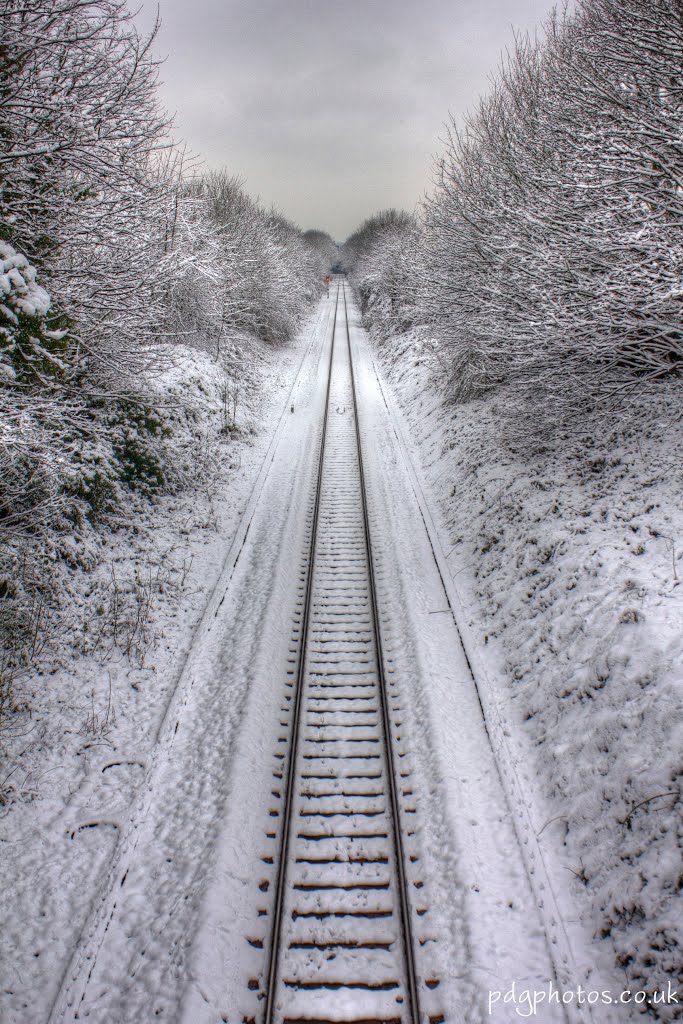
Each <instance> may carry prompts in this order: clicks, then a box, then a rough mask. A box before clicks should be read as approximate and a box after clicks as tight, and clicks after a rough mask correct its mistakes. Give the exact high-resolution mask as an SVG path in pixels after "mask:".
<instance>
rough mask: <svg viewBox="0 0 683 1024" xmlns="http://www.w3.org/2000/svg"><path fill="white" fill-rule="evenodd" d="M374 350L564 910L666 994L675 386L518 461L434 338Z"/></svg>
mask: <svg viewBox="0 0 683 1024" xmlns="http://www.w3.org/2000/svg"><path fill="white" fill-rule="evenodd" d="M383 353H384V357H385V366H386V369H387V371H388V373H389V376H390V378H391V380H392V382H393V386H394V389H395V392H396V394H397V396H398V398H399V401H400V403H401V405H402V406H403V409H404V411H405V413H406V415H407V417H408V420H409V422H410V425H411V429H412V438H413V443H414V448H415V453H416V455H417V457H418V458H419V460H420V462H421V464H422V466H423V469H424V473H425V476H426V478H427V480H428V483H429V485H430V488H431V491H432V494H433V497H434V499H435V501H436V504H437V506H438V510H439V513H440V516H441V521H442V525H443V526H444V528H445V529H446V531H447V533H448V535H449V538H450V542H451V547H450V549H449V554H448V564H449V568H450V570H451V574H452V578H453V580H454V582H455V585H456V587H457V589H458V591H459V592H460V594H461V597H462V599H463V602H464V605H465V608H466V610H467V615H468V618H469V620H470V625H471V628H472V631H473V634H474V636H475V637H476V638H478V639H479V641H480V645H481V649H482V650H483V651H485V652H486V653H485V657H486V664H487V667H488V672H487V675H488V677H489V679H490V680H491V683H492V685H493V686H494V687H495V689H496V692H495V694H493V695H492V696H493V698H494V699H495V701H496V702H497V704H498V706H499V707H500V709H501V711H502V716H503V718H504V720H505V722H506V724H507V727H508V729H509V732H510V737H511V743H512V745H513V747H514V748H515V749H516V751H517V755H518V763H520V764H522V765H525V766H526V770H525V778H524V784H525V785H526V786H527V788H528V792H529V795H530V797H531V800H532V804H535V805H536V806H537V807H539V808H543V807H545V809H544V810H542V811H539V819H538V822H537V831H538V833H539V836H540V838H541V841H542V842H543V844H544V847H545V849H546V850H547V851H549V854H550V859H551V863H552V864H553V871H554V875H555V878H556V880H557V882H558V884H559V885H561V886H562V888H563V889H564V892H565V899H566V902H567V906H568V907H569V908H571V907H574V908H575V909H578V911H579V913H580V916H581V918H582V921H583V924H584V926H585V927H586V928H587V931H588V934H589V935H592V936H593V937H594V955H595V957H596V959H597V960H598V961H599V962H602V963H603V964H604V965H605V967H606V969H608V970H611V971H612V972H613V976H614V977H615V979H616V980H618V979H619V978H623V985H624V989H633V990H647V992H648V993H650V994H651V996H653V995H654V993H656V992H657V993H660V992H662V991H663V992H665V993H666V992H667V990H668V985H669V983H670V984H671V985H673V987H674V988H675V987H676V985H677V984H678V985H679V998H680V978H679V971H680V965H681V946H682V945H683V942H682V936H681V922H682V920H683V915H682V914H681V903H680V883H681V859H680V849H679V846H678V842H679V835H680V827H681V799H680V798H681V770H682V766H681V749H682V744H681V740H682V739H683V729H682V716H681V710H682V703H683V701H682V696H683V695H682V692H681V684H682V682H683V670H682V669H681V664H682V655H683V630H682V629H681V625H682V624H683V586H680V583H681V581H682V580H683V509H682V508H681V503H680V496H681V483H682V479H681V477H682V469H681V463H680V450H681V441H682V440H683V437H682V434H683V427H682V425H681V422H680V395H679V394H678V393H677V391H676V387H677V386H675V385H674V386H672V387H671V388H670V389H669V390H667V389H666V387H661V388H660V389H659V390H658V392H657V394H656V397H653V398H652V399H650V401H649V404H648V405H647V407H645V408H641V411H640V413H639V414H633V415H632V416H631V418H630V420H629V422H628V424H627V423H626V422H625V421H622V423H621V425H620V429H615V430H614V431H613V432H612V433H609V432H604V431H603V430H602V429H601V431H600V432H599V433H595V434H593V433H592V432H591V430H590V426H589V425H586V424H583V425H578V424H577V425H576V427H575V430H574V431H567V432H566V433H565V434H564V435H563V436H561V437H558V438H556V439H555V441H554V443H553V445H552V447H549V448H547V449H546V450H544V451H540V452H537V453H536V454H533V455H529V454H524V455H522V454H519V453H517V454H515V452H514V451H513V449H512V448H511V447H510V446H509V445H507V444H506V442H505V438H504V433H505V431H504V429H503V428H502V424H503V423H504V416H503V412H502V405H503V400H504V396H503V395H501V394H499V395H498V396H496V395H493V396H489V397H486V398H483V399H478V400H476V401H472V402H469V403H466V404H462V405H459V406H454V405H451V404H449V403H448V399H447V396H445V395H443V394H441V395H439V394H438V380H439V369H440V367H439V364H438V361H437V358H436V355H435V354H434V352H433V349H431V348H430V347H429V346H423V345H422V344H420V343H419V342H418V341H416V340H415V339H413V338H409V337H406V338H403V339H396V340H395V341H394V342H393V343H390V344H389V345H387V346H386V347H384V349H383ZM435 389H437V391H435ZM570 912H571V911H570ZM642 998H644V997H642ZM643 1008H645V1006H641V1007H640V1009H643ZM680 1011H681V1008H680V1006H678V1007H677V1005H676V1004H671V1005H669V1006H664V1005H661V1004H659V1005H657V1006H654V1005H650V1007H649V1009H648V1010H647V1011H646V1012H648V1013H650V1014H652V1016H653V1017H654V1018H656V1019H661V1020H670V1019H674V1018H675V1017H676V1014H677V1013H680Z"/></svg>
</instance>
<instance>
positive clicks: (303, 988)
mask: <svg viewBox="0 0 683 1024" xmlns="http://www.w3.org/2000/svg"><path fill="white" fill-rule="evenodd" d="M334 318H335V319H334V328H333V335H332V343H331V354H330V360H329V371H328V374H329V376H328V384H327V398H326V405H325V413H324V421H323V427H322V436H321V442H320V455H319V464H318V474H317V485H316V491H315V498H314V503H313V507H312V512H311V516H310V550H309V552H308V553H307V558H306V561H305V563H304V565H303V567H302V576H301V585H300V600H299V606H298V610H297V614H296V619H295V622H296V625H295V631H294V640H293V646H292V655H291V669H290V673H289V677H288V678H289V680H290V682H289V683H288V689H287V691H286V694H287V695H286V700H285V702H284V707H283V709H282V710H283V721H282V723H281V724H282V727H283V735H281V737H280V743H281V747H280V751H279V752H278V753H277V754H276V768H275V771H274V778H275V782H274V788H273V797H274V799H275V801H276V810H274V811H272V812H271V814H272V815H273V817H276V818H277V819H278V825H279V830H278V831H277V833H275V832H273V833H271V835H272V837H273V839H274V840H275V842H276V844H277V846H278V847H279V851H278V854H277V856H276V857H275V861H274V879H273V889H272V903H271V907H270V911H269V914H268V916H269V918H270V920H269V928H270V935H269V937H268V938H267V939H266V941H265V944H264V945H265V949H266V953H267V963H266V967H265V970H264V975H263V978H262V981H261V985H260V986H259V987H260V988H261V999H260V1007H259V1014H258V1024H261V1022H262V1024H330V1022H333V1021H334V1022H345V1024H380V1022H381V1024H423V1022H424V1024H427V1022H431V1024H437V1022H439V1021H442V1020H443V1017H442V1016H441V1014H440V1013H438V1012H435V1010H434V1009H433V1007H434V1006H435V1003H434V996H435V995H436V994H437V993H436V992H435V991H434V990H435V989H437V988H438V984H439V982H438V979H436V978H433V977H430V976H428V975H427V976H425V975H424V973H421V972H420V970H419V965H418V962H417V960H418V955H417V954H416V949H419V948H420V947H421V946H424V945H428V944H429V941H430V939H429V937H428V931H426V930H425V927H424V923H425V922H424V915H425V914H426V908H425V907H424V906H422V905H421V902H420V890H421V889H422V887H423V883H422V880H421V878H420V868H419V856H418V855H417V854H416V853H415V852H413V851H412V848H411V845H410V844H411V838H410V837H411V836H412V835H413V833H414V824H412V822H414V820H415V814H416V808H415V806H414V803H413V793H412V787H411V783H410V771H409V768H407V767H406V768H403V767H402V764H401V762H402V760H403V758H404V757H405V752H404V750H403V749H402V746H401V735H400V733H401V706H400V699H399V696H398V693H397V690H396V685H395V683H393V682H392V679H391V669H389V668H388V667H387V664H386V661H385V656H384V655H383V652H382V643H381V636H380V619H379V612H378V606H377V593H376V583H375V574H374V570H373V558H372V549H371V538H370V530H369V521H368V507H367V498H366V492H365V480H364V472H363V458H362V452H361V434H360V428H359V420H358V410H357V407H356V385H355V380H354V367H353V355H352V350H351V340H350V334H349V327H348V315H347V303H346V292H345V284H344V282H343V280H342V281H341V282H339V283H338V286H337V296H336V305H335V312H334ZM425 936H426V937H425ZM417 944H419V945H417Z"/></svg>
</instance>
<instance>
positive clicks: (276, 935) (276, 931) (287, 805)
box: [264, 284, 341, 1024]
mask: <svg viewBox="0 0 683 1024" xmlns="http://www.w3.org/2000/svg"><path fill="white" fill-rule="evenodd" d="M340 288H341V286H340V285H339V284H338V285H337V296H336V300H335V304H334V320H333V324H332V342H331V344H330V361H329V365H328V370H327V392H326V395H325V411H324V413H323V429H322V434H321V440H320V456H319V459H318V473H317V477H316V485H315V504H314V507H313V522H312V527H311V543H310V548H309V555H308V568H307V572H306V600H305V604H304V614H303V618H302V623H301V634H300V636H301V639H300V643H299V663H298V666H297V679H296V685H295V689H294V700H293V707H292V741H291V747H290V755H289V762H288V765H287V785H286V788H285V791H284V798H283V804H282V837H281V840H280V857H279V861H278V869H277V878H276V882H275V901H274V905H273V927H272V931H271V940H270V951H269V960H270V963H269V968H268V985H267V989H266V1005H265V1013H264V1022H265V1024H272V1021H273V1010H274V1008H275V1005H274V1004H275V992H276V989H277V977H278V968H279V964H280V932H281V928H282V911H283V904H284V899H285V891H286V889H285V887H286V881H287V862H288V859H289V831H290V830H289V819H290V814H291V809H292V803H293V798H294V784H295V781H296V755H297V750H298V745H299V718H300V712H301V695H302V693H303V689H304V675H305V670H306V639H307V635H308V622H309V619H310V613H311V599H312V595H313V587H312V585H311V584H312V581H313V569H314V563H315V544H316V536H317V532H318V515H319V512H320V495H321V492H322V487H321V483H322V477H323V467H324V464H325V440H326V438H327V420H328V413H329V409H330V390H331V387H332V363H333V360H334V344H335V339H336V333H337V310H338V308H339V292H340Z"/></svg>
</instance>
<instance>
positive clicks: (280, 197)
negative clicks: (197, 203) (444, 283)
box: [138, 0, 552, 239]
mask: <svg viewBox="0 0 683 1024" xmlns="http://www.w3.org/2000/svg"><path fill="white" fill-rule="evenodd" d="M148 3H149V6H145V7H143V9H142V11H141V13H140V15H139V16H138V19H139V21H140V22H141V24H143V25H144V23H145V22H147V24H149V21H150V19H152V18H153V16H154V11H155V8H152V6H151V0H148ZM551 6H552V0H480V2H479V3H475V2H474V0H344V2H342V0H318V2H317V3H313V2H311V0H260V2H250V3H246V2H237V0H227V2H221V0H160V13H161V18H162V29H161V32H160V34H159V37H158V40H157V44H156V45H157V49H158V51H159V52H160V53H162V54H163V53H167V54H168V58H167V60H166V63H165V65H164V66H163V69H162V75H161V77H162V80H163V97H164V101H165V102H166V104H167V106H168V107H169V108H170V109H172V110H175V111H177V115H178V127H179V131H180V133H181V134H182V136H183V137H184V138H185V139H187V141H188V143H189V145H190V147H191V148H192V149H193V150H194V151H195V152H197V153H199V154H200V155H201V156H202V157H203V158H204V159H205V160H206V162H207V163H208V164H209V165H210V166H217V165H220V164H224V165H226V166H227V167H228V168H229V169H230V170H231V171H232V172H234V173H237V174H241V175H242V176H243V177H244V178H245V181H246V186H247V188H248V189H249V190H250V191H251V192H252V193H254V194H259V195H260V196H261V199H262V201H263V202H265V203H267V204H269V205H270V204H271V203H272V204H274V205H276V206H277V207H278V208H280V209H281V210H282V212H283V213H285V214H286V215H287V216H289V217H290V218H292V219H293V220H295V221H296V222H298V223H299V224H301V225H302V226H303V227H321V228H323V229H326V230H328V231H330V233H332V234H333V235H335V236H336V237H337V238H340V239H343V238H344V237H345V236H346V235H347V234H349V233H350V232H351V231H352V230H353V229H354V228H355V227H356V226H357V225H358V224H359V223H360V221H361V220H362V219H363V218H364V217H366V216H368V215H369V214H371V213H373V212H374V211H375V210H377V209H378V208H380V207H386V206H390V205H391V206H401V207H404V208H407V209H412V208H413V206H414V204H415V203H416V202H417V201H418V200H419V199H420V197H421V195H422V193H423V192H424V190H425V189H426V188H427V187H428V185H429V170H430V166H431V158H432V155H433V153H434V152H435V150H436V149H438V146H439V141H438V140H439V137H440V136H442V135H443V125H444V122H446V120H447V118H448V114H449V111H451V112H452V113H453V114H454V115H455V116H458V115H459V114H462V112H464V111H465V110H466V109H467V108H471V107H472V106H473V105H474V104H475V103H476V100H477V97H478V95H479V94H480V93H481V92H483V91H485V90H486V88H487V81H488V76H489V74H490V73H491V72H492V71H493V69H494V67H495V65H496V63H497V60H498V55H499V53H500V51H501V49H502V48H503V47H505V46H506V45H510V43H511V42H512V40H513V34H512V26H514V27H516V28H518V29H533V27H534V25H535V24H536V23H537V22H539V21H540V20H541V19H542V18H544V17H545V15H546V14H547V13H548V11H549V10H550V8H551Z"/></svg>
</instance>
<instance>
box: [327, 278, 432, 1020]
mask: <svg viewBox="0 0 683 1024" xmlns="http://www.w3.org/2000/svg"><path fill="white" fill-rule="evenodd" d="M342 295H343V299H344V320H345V323H346V343H347V345H348V351H349V366H350V368H351V391H352V394H353V414H354V420H355V426H356V443H357V446H358V467H359V474H360V491H361V502H362V506H363V522H364V524H365V544H366V549H367V557H368V578H369V583H370V587H369V589H370V607H371V609H372V620H373V626H374V631H375V655H376V663H377V677H378V679H379V693H380V701H381V706H382V719H383V722H384V733H385V737H386V758H387V765H388V771H387V778H388V786H389V798H390V802H391V809H392V817H393V820H394V848H395V859H396V873H397V876H398V891H399V898H400V903H401V906H400V912H401V921H402V924H403V951H404V956H405V961H406V978H407V981H408V993H409V997H410V1012H411V1017H412V1024H419V1022H420V1007H419V1001H418V994H417V989H418V985H417V970H416V965H415V954H414V947H413V929H412V924H411V910H410V902H409V900H408V880H407V878H406V872H405V860H404V856H405V854H404V850H403V839H402V836H401V819H400V817H399V813H400V812H399V800H398V791H397V787H396V765H395V761H394V751H393V743H392V741H391V719H390V716H389V701H388V696H387V684H386V676H385V672H384V656H383V653H382V632H381V629H380V622H379V612H378V607H377V588H376V583H375V571H374V565H373V560H372V542H371V539H370V517H369V514H368V503H367V495H366V489H365V471H364V467H363V450H362V446H361V436H360V420H359V417H358V399H357V393H356V374H355V369H354V363H353V351H352V348H351V333H350V331H349V314H348V308H347V305H346V285H345V284H344V283H343V282H342Z"/></svg>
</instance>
